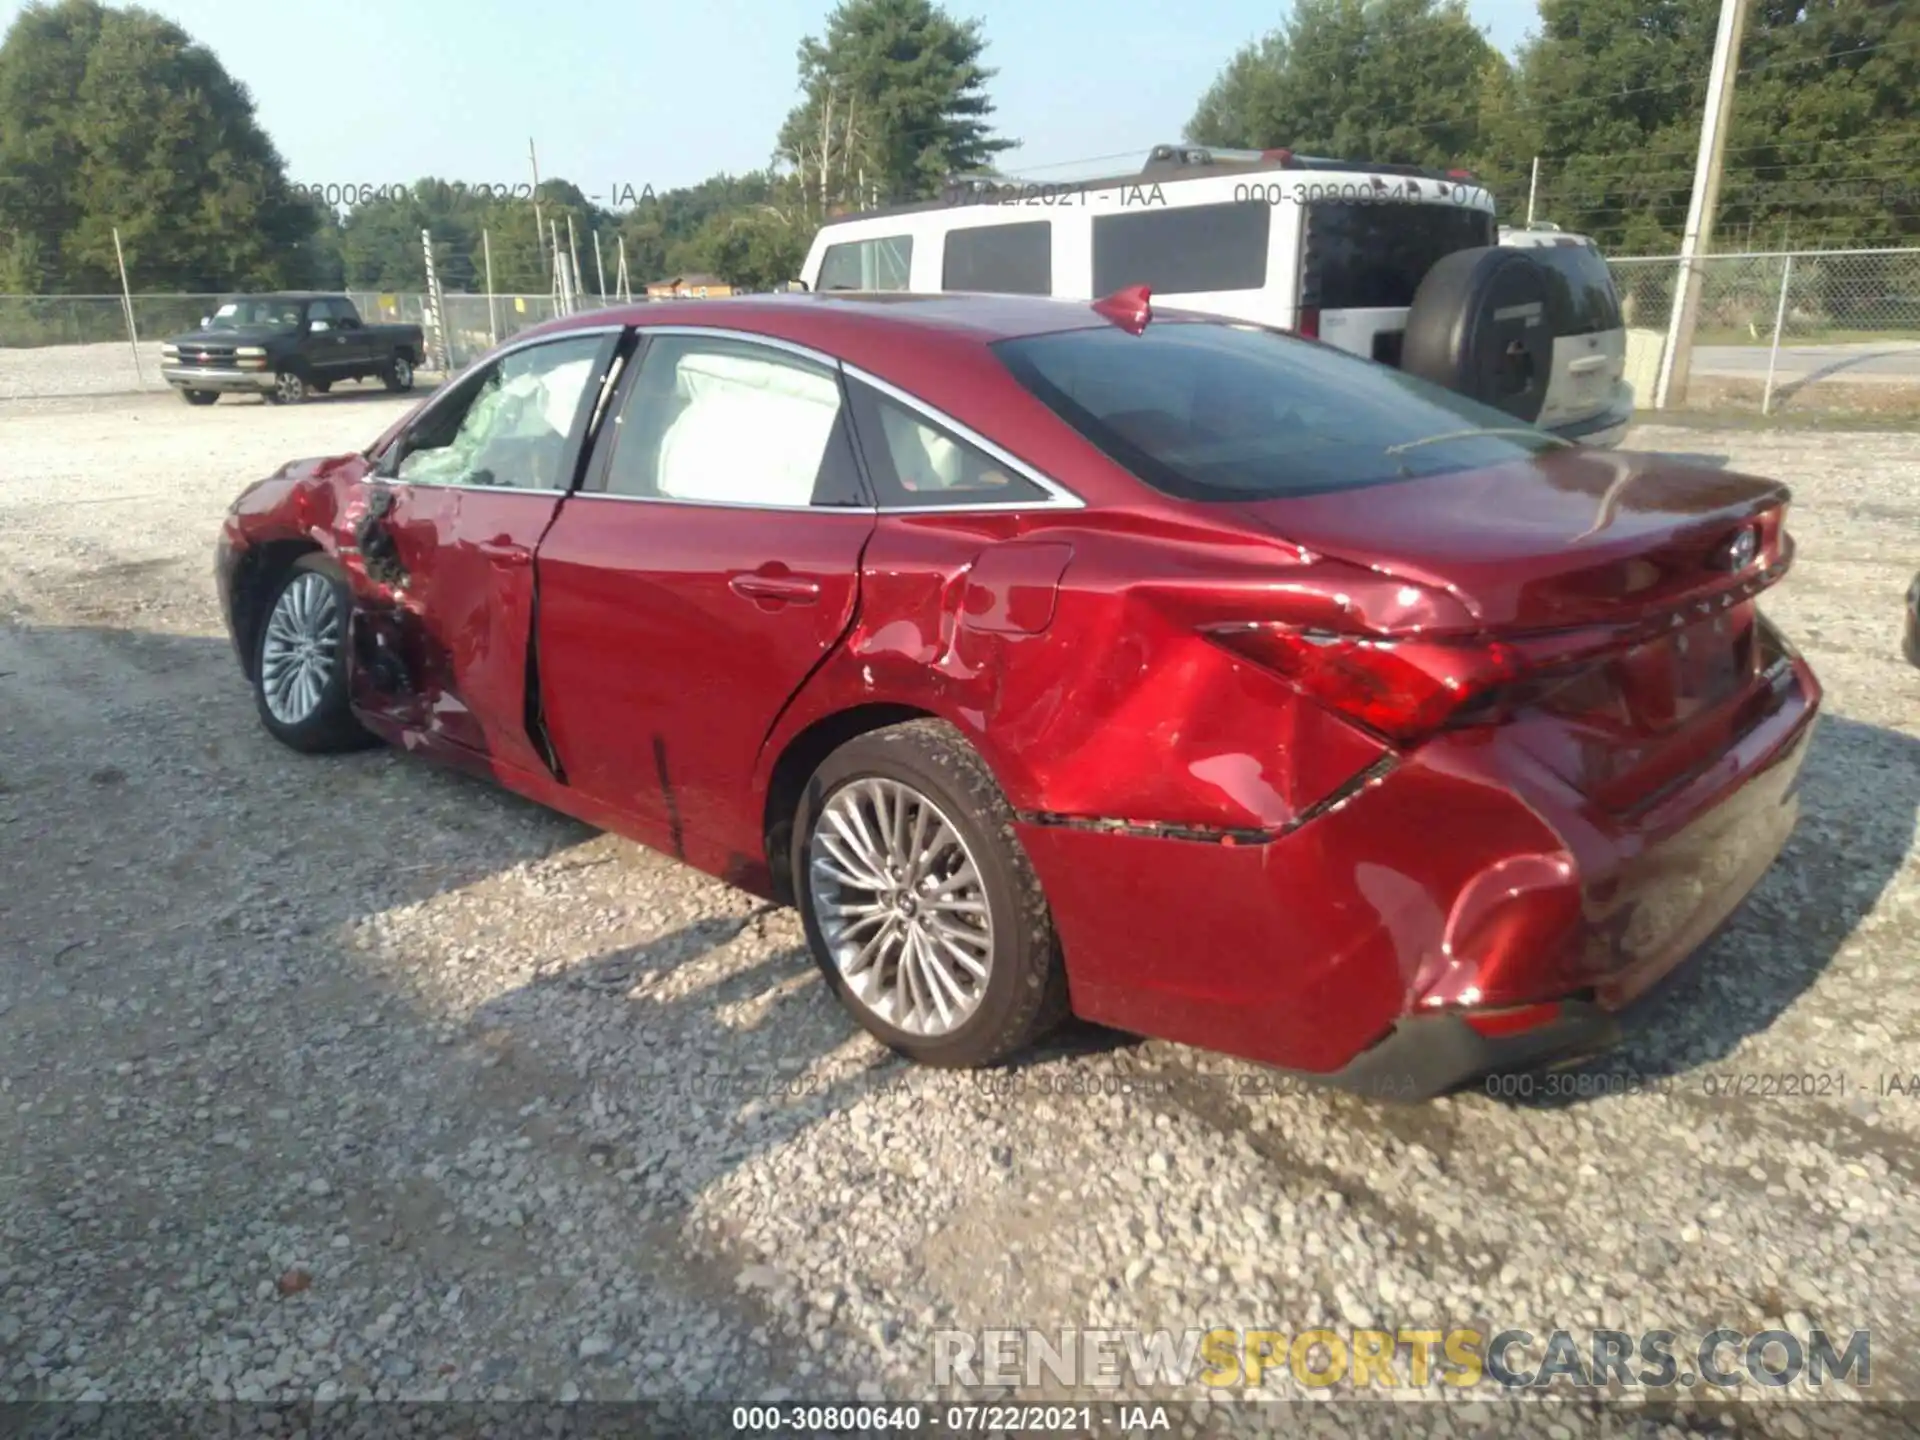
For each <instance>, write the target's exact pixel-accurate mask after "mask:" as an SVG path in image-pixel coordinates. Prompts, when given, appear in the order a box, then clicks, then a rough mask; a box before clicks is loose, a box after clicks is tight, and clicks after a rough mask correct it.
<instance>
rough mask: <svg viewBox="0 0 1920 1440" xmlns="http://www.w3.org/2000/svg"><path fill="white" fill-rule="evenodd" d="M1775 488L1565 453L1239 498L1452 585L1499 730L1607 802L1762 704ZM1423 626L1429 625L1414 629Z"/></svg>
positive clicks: (1464, 718)
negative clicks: (1495, 684)
mask: <svg viewBox="0 0 1920 1440" xmlns="http://www.w3.org/2000/svg"><path fill="white" fill-rule="evenodd" d="M1788 499H1789V493H1788V491H1787V489H1786V487H1784V486H1782V485H1779V484H1777V483H1775V482H1772V481H1766V480H1758V479H1754V478H1751V477H1748V476H1743V475H1736V474H1731V473H1727V472H1721V471H1714V470H1709V469H1705V468H1703V467H1696V466H1690V465H1684V464H1679V463H1675V462H1669V461H1664V460H1661V459H1659V458H1657V457H1652V456H1645V455H1633V454H1627V453H1607V452H1598V451H1576V450H1566V451H1559V452H1552V453H1549V454H1545V455H1542V456H1539V457H1536V458H1534V459H1532V460H1528V461H1521V462H1516V463H1513V464H1508V465H1502V466H1499V467H1495V468H1492V469H1486V470H1474V471H1465V472H1460V473H1455V474H1450V475H1433V476H1427V477H1424V478H1421V479H1417V480H1409V481H1403V482H1392V483H1388V484H1383V485H1378V486H1373V487H1370V488H1368V489H1367V490H1364V491H1360V492H1352V491H1348V492H1342V493H1338V494H1324V495H1312V496H1299V497H1293V498H1288V499H1282V500H1267V501H1258V502H1252V503H1246V504H1243V505H1241V506H1240V509H1241V510H1242V512H1243V513H1244V514H1246V515H1247V516H1248V517H1249V518H1251V519H1253V520H1254V521H1255V522H1256V523H1258V524H1259V525H1261V526H1262V527H1264V528H1266V529H1267V530H1269V531H1271V532H1273V533H1275V534H1277V535H1280V536H1283V537H1284V538H1285V539H1286V540H1288V541H1290V542H1292V543H1294V544H1296V545H1301V546H1305V547H1307V548H1308V549H1310V550H1313V551H1317V552H1319V553H1321V554H1324V555H1327V556H1329V557H1331V558H1336V559H1340V560H1344V561H1347V562H1349V563H1353V564H1357V565H1363V566H1366V567H1367V568H1368V569H1370V570H1372V571H1374V572H1375V573H1381V574H1388V575H1392V576H1395V577H1397V578H1399V579H1401V580H1404V581H1408V582H1411V583H1412V584H1415V585H1417V586H1420V587H1422V588H1425V589H1432V590H1438V591H1442V592H1444V593H1446V594H1448V595H1449V596H1451V597H1452V598H1453V599H1454V600H1455V601H1456V602H1457V603H1458V604H1459V605H1460V606H1461V607H1462V608H1463V609H1464V610H1465V611H1466V612H1468V613H1470V614H1471V615H1472V616H1473V617H1474V621H1475V622H1476V624H1477V627H1478V628H1477V629H1476V630H1475V632H1474V633H1473V634H1472V635H1471V636H1469V635H1462V636H1460V637H1459V639H1460V640H1461V642H1462V643H1467V644H1471V643H1488V644H1490V643H1493V642H1496V641H1497V642H1498V643H1499V644H1500V645H1501V646H1502V647H1503V649H1504V652H1505V653H1506V654H1507V655H1509V656H1511V657H1512V658H1513V660H1514V661H1515V662H1517V663H1516V665H1515V669H1516V671H1517V676H1516V678H1515V679H1514V680H1513V681H1512V682H1511V683H1509V684H1505V685H1503V686H1501V687H1499V688H1498V689H1497V690H1496V691H1495V692H1493V693H1491V694H1489V695H1488V696H1487V697H1485V699H1484V702H1483V703H1480V704H1478V705H1477V706H1475V707H1470V708H1469V710H1468V711H1467V712H1465V713H1463V714H1462V715H1460V716H1458V717H1456V720H1455V722H1454V723H1455V724H1459V723H1468V724H1486V725H1499V726H1501V727H1502V728H1504V729H1505V731H1506V732H1507V733H1508V734H1509V735H1511V736H1512V737H1514V738H1515V739H1517V740H1518V741H1519V743H1521V744H1522V745H1524V746H1525V747H1526V748H1527V749H1528V750H1529V751H1530V752H1531V753H1532V754H1533V755H1534V756H1535V758H1537V759H1538V760H1540V761H1541V762H1542V763H1544V764H1546V765H1547V766H1548V767H1549V768H1550V769H1551V770H1553V771H1554V772H1555V773H1556V774H1558V775H1560V776H1561V777H1562V778H1563V779H1566V780H1567V781H1569V782H1570V783H1573V784H1575V785H1576V786H1577V787H1578V788H1579V789H1581V790H1582V791H1583V792H1584V793H1586V794H1588V795H1590V796H1592V797H1593V798H1595V799H1596V800H1598V801H1599V802H1601V803H1602V804H1603V805H1604V806H1606V807H1607V808H1608V809H1610V810H1616V811H1630V810H1633V809H1636V808H1638V807H1641V806H1644V805H1646V804H1650V803H1652V802H1653V801H1654V800H1656V799H1657V798H1658V797H1659V796H1660V795H1661V794H1663V793H1665V792H1666V791H1667V790H1669V789H1671V788H1672V787H1673V786H1674V785H1677V784H1679V783H1681V782H1682V781H1684V780H1685V779H1686V778H1687V777H1688V776H1689V775H1691V774H1694V773H1697V772H1698V770H1699V769H1700V767H1701V766H1703V765H1705V764H1707V763H1709V762H1710V761H1711V759H1712V757H1713V755H1714V754H1716V753H1718V750H1719V748H1720V747H1723V746H1724V744H1725V743H1726V742H1727V741H1728V740H1729V739H1730V738H1732V737H1734V736H1737V735H1738V734H1740V733H1743V732H1744V729H1746V728H1749V727H1750V726H1751V725H1752V724H1753V723H1757V720H1758V718H1759V716H1760V715H1761V714H1763V713H1764V712H1765V710H1766V708H1767V706H1768V703H1769V700H1770V697H1771V696H1772V694H1773V693H1774V691H1775V690H1776V689H1777V688H1778V685H1779V683H1780V680H1781V673H1782V665H1783V656H1784V654H1785V652H1784V651H1783V642H1781V641H1779V639H1778V637H1777V635H1775V634H1773V633H1772V632H1771V631H1770V630H1768V629H1767V628H1766V627H1765V624H1764V622H1763V621H1761V620H1760V619H1759V616H1758V612H1757V609H1756V606H1755V597H1756V596H1757V595H1758V594H1759V593H1760V592H1761V591H1762V590H1764V589H1765V588H1767V587H1768V586H1769V585H1772V584H1773V583H1775V582H1776V581H1777V580H1778V579H1779V578H1780V577H1781V575H1783V574H1784V573H1785V571H1786V568H1787V566H1788V564H1789V563H1790V560H1791V554H1792V542H1791V540H1790V539H1789V537H1788V536H1787V534H1786V532H1785V529H1784V523H1783V522H1784V516H1785V510H1786V506H1787V502H1788ZM1433 638H1435V637H1434V636H1432V635H1431V634H1429V635H1426V636H1424V637H1423V639H1426V640H1431V639H1433Z"/></svg>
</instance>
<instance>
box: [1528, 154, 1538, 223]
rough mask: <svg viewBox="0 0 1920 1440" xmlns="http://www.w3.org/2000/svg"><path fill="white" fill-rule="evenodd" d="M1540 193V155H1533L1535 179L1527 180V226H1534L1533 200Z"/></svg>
mask: <svg viewBox="0 0 1920 1440" xmlns="http://www.w3.org/2000/svg"><path fill="white" fill-rule="evenodd" d="M1539 193H1540V157H1539V156H1538V155H1536V156H1534V157H1533V179H1531V180H1529V181H1528V182H1527V228H1528V229H1529V230H1531V229H1532V228H1533V201H1534V197H1535V196H1537V195H1538V194H1539Z"/></svg>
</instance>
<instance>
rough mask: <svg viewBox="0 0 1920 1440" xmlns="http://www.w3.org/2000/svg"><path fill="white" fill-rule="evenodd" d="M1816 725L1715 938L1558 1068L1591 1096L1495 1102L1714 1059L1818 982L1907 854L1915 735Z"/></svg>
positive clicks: (1604, 1091) (1538, 1102) (1918, 775)
mask: <svg viewBox="0 0 1920 1440" xmlns="http://www.w3.org/2000/svg"><path fill="white" fill-rule="evenodd" d="M1818 723H1819V729H1818V730H1817V731H1816V732H1815V735H1814V743H1813V748H1812V749H1811V750H1810V751H1809V753H1808V755H1807V761H1806V766H1805V768H1804V770H1803V771H1802V774H1801V785H1800V790H1801V811H1800V820H1799V823H1798V825H1797V826H1796V827H1795V830H1794V837H1793V839H1792V840H1791V841H1790V842H1789V848H1788V850H1787V851H1786V853H1784V854H1783V855H1782V856H1781V857H1780V859H1778V860H1777V861H1775V862H1774V865H1773V868H1772V869H1771V870H1769V871H1768V872H1767V874H1766V875H1765V876H1764V877H1763V878H1762V879H1761V882H1760V884H1759V886H1757V887H1756V888H1755V891H1754V894H1753V896H1752V897H1750V898H1749V899H1748V901H1747V903H1746V905H1745V906H1744V907H1743V908H1742V909H1741V910H1738V911H1736V912H1735V913H1734V915H1733V916H1732V917H1731V919H1730V920H1729V921H1728V923H1727V925H1726V926H1725V927H1724V928H1723V929H1722V930H1721V931H1720V933H1719V934H1718V935H1716V936H1715V937H1714V938H1713V939H1712V940H1710V941H1708V942H1707V944H1705V945H1704V946H1702V947H1701V949H1700V950H1699V951H1698V952H1697V953H1696V954H1695V955H1694V956H1693V957H1692V958H1691V959H1689V960H1688V961H1686V962H1685V964H1684V965H1683V966H1682V967H1681V968H1680V969H1679V970H1677V971H1676V972H1675V973H1674V974H1673V975H1672V976H1671V977H1670V978H1669V979H1668V980H1667V982H1666V983H1665V984H1663V985H1661V986H1659V987H1657V988H1656V989H1655V990H1654V991H1653V992H1652V993H1651V994H1649V995H1648V996H1646V997H1645V998H1644V999H1643V1000H1642V1001H1641V1002H1640V1004H1639V1005H1638V1006H1636V1007H1635V1008H1634V1009H1633V1010H1631V1011H1629V1012H1628V1014H1627V1015H1626V1016H1625V1017H1624V1018H1625V1020H1626V1022H1627V1025H1628V1035H1627V1039H1626V1042H1625V1043H1624V1044H1623V1045H1622V1046H1621V1047H1620V1048H1619V1049H1618V1050H1616V1051H1614V1052H1613V1053H1612V1054H1610V1055H1607V1056H1605V1057H1602V1058H1601V1059H1599V1060H1596V1061H1595V1062H1593V1063H1592V1064H1590V1065H1586V1066H1581V1067H1578V1068H1577V1069H1574V1070H1572V1071H1570V1072H1568V1074H1569V1075H1570V1076H1572V1077H1585V1076H1591V1077H1592V1079H1593V1088H1592V1090H1591V1093H1590V1095H1589V1096H1586V1097H1582V1096H1579V1095H1578V1094H1577V1093H1576V1094H1575V1095H1572V1096H1568V1095H1566V1094H1565V1093H1564V1092H1565V1091H1566V1090H1569V1089H1572V1090H1575V1091H1576V1092H1577V1090H1578V1089H1579V1081H1578V1078H1575V1079H1574V1080H1573V1081H1572V1083H1571V1084H1570V1085H1567V1086H1559V1087H1556V1090H1557V1091H1558V1092H1561V1093H1556V1095H1555V1096H1553V1097H1539V1096H1535V1097H1532V1098H1516V1099H1511V1100H1507V1101H1505V1103H1509V1104H1512V1105H1514V1106H1516V1107H1519V1108H1525V1109H1562V1108H1566V1107H1568V1106H1572V1105H1581V1104H1586V1103H1588V1101H1589V1099H1602V1098H1605V1097H1607V1096H1609V1095H1612V1094H1619V1093H1630V1085H1631V1082H1633V1081H1636V1080H1640V1079H1648V1078H1658V1077H1667V1076H1674V1075H1680V1074H1684V1073H1685V1072H1687V1071H1690V1070H1694V1069H1697V1068H1700V1067H1702V1066H1706V1065H1711V1064H1714V1063H1715V1062H1717V1061H1720V1060H1724V1059H1725V1058H1727V1057H1728V1056H1729V1055H1731V1054H1732V1053H1733V1052H1734V1051H1735V1050H1736V1049H1737V1048H1738V1047H1739V1045H1740V1043H1741V1042H1742V1041H1743V1040H1745V1039H1746V1038H1747V1037H1748V1036H1750V1035H1754V1034H1757V1033H1759V1032H1760V1031H1763V1030H1765V1029H1767V1028H1768V1027H1769V1026H1771V1025H1772V1024H1773V1023H1774V1021H1776V1020H1778V1019H1779V1018H1780V1017H1781V1016H1782V1015H1783V1014H1784V1013H1785V1012H1786V1011H1787V1010H1788V1009H1789V1008H1790V1007H1791V1006H1792V1005H1793V1003H1794V1002H1795V1001H1796V1000H1797V999H1799V998H1800V995H1801V994H1802V992H1804V991H1805V990H1807V989H1808V987H1810V986H1811V985H1812V984H1813V983H1814V981H1815V980H1817V979H1818V978H1819V977H1820V974H1821V972H1822V971H1824V970H1825V969H1826V968H1827V966H1828V964H1829V963H1830V962H1831V961H1832V960H1833V957H1834V955H1835V954H1836V953H1837V952H1838V951H1839V949H1840V947H1841V946H1842V945H1844V944H1845V943H1846V941H1847V938H1848V937H1849V936H1850V935H1851V934H1852V933H1853V932H1854V930H1855V929H1856V928H1857V927H1858V926H1859V924H1860V922H1861V920H1862V919H1864V918H1865V917H1866V916H1867V915H1868V914H1869V913H1870V912H1871V911H1872V910H1873V908H1874V907H1875V905H1877V904H1878V903H1879V900H1880V896H1881V894H1882V893H1883V892H1884V891H1885V890H1886V889H1887V887H1888V886H1889V885H1890V884H1892V883H1893V881H1894V879H1895V877H1896V876H1898V875H1899V873H1900V871H1901V869H1902V867H1903V866H1905V865H1906V863H1907V860H1908V857H1909V855H1910V854H1911V853H1913V850H1914V843H1915V842H1914V822H1915V817H1916V814H1920V740H1916V739H1914V738H1913V737H1912V736H1909V735H1904V734H1902V733H1900V732H1899V731H1896V730H1888V729H1886V728H1884V727H1882V726H1878V725H1866V724H1862V723H1861V722H1860V721H1858V720H1849V719H1847V718H1845V717H1844V716H1840V715H1834V714H1831V713H1828V714H1825V715H1823V716H1822V717H1821V719H1820V721H1819V722H1818ZM1763 906H1764V910H1762V908H1761V907H1763ZM1889 1064H1891V1057H1889ZM1610 1077H1611V1078H1612V1079H1615V1080H1618V1081H1619V1082H1621V1083H1620V1084H1618V1085H1609V1084H1608V1080H1609V1078H1610Z"/></svg>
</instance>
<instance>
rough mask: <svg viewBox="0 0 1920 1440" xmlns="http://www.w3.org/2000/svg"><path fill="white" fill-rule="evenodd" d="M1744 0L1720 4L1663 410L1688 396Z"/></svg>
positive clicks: (1663, 377)
mask: <svg viewBox="0 0 1920 1440" xmlns="http://www.w3.org/2000/svg"><path fill="white" fill-rule="evenodd" d="M1746 25H1747V0H1720V29H1719V33H1718V34H1716V35H1715V36H1714V41H1713V69H1712V71H1711V72H1710V73H1709V74H1708V76H1707V106H1706V113H1705V114H1704V115H1702V116H1701V119H1700V156H1699V159H1698V161H1697V162H1696V163H1695V165H1694V170H1693V198H1692V200H1691V201H1689V202H1688V205H1687V230H1686V234H1685V235H1684V236H1683V237H1682V238H1681V241H1680V272H1679V274H1678V275H1677V276H1676V277H1675V280H1674V287H1673V315H1672V317H1671V318H1670V319H1669V320H1668V322H1667V344H1666V348H1665V349H1664V350H1663V351H1662V352H1661V355H1660V374H1659V378H1658V379H1657V380H1656V381H1655V382H1654V388H1653V404H1654V408H1655V409H1657V410H1664V409H1666V408H1667V407H1668V406H1669V405H1670V404H1678V403H1679V402H1681V401H1683V400H1685V399H1686V396H1687V373H1688V371H1689V370H1690V369H1691V368H1692V365H1693V330H1694V325H1695V323H1696V322H1697V321H1698V319H1699V318H1700V279H1701V273H1700V256H1701V255H1702V254H1703V253H1704V252H1705V251H1706V250H1707V248H1708V247H1709V246H1710V245H1711V244H1712V243H1713V217H1714V212H1715V210H1716V209H1717V208H1718V207H1719V203H1720V171H1721V167H1722V165H1723V164H1724V162H1725V160H1726V153H1727V129H1728V125H1729V122H1730V121H1731V120H1732V119H1733V82H1734V76H1735V75H1736V74H1737V73H1738V71H1739V68H1740V38H1741V36H1742V35H1743V34H1744V33H1745V31H1746Z"/></svg>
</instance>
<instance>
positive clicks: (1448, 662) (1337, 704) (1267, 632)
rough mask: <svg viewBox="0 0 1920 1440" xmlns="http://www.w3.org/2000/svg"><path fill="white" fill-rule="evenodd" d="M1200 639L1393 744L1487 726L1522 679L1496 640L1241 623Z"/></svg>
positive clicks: (1516, 662) (1212, 630) (1513, 658)
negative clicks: (1388, 637) (1387, 636)
mask: <svg viewBox="0 0 1920 1440" xmlns="http://www.w3.org/2000/svg"><path fill="white" fill-rule="evenodd" d="M1205 633H1206V635H1207V638H1208V639H1210V640H1212V641H1213V642H1214V643H1215V644H1216V645H1220V646H1223V647H1224V648H1225V649H1227V650H1229V651H1231V652H1232V653H1233V654H1235V655H1238V656H1239V657H1241V658H1242V659H1244V660H1249V661H1251V662H1253V663H1254V664H1256V665H1258V666H1260V667H1262V668H1263V669H1266V670H1269V671H1272V672H1273V673H1274V674H1277V675H1279V676H1281V677H1282V678H1283V679H1285V680H1286V681H1288V682H1289V683H1290V684H1291V685H1293V687H1294V688H1295V689H1297V690H1299V691H1300V692H1301V694H1303V695H1305V696H1307V697H1308V698H1309V699H1311V700H1316V701H1318V702H1319V703H1320V704H1322V705H1325V706H1327V707H1328V708H1329V709H1331V710H1333V711H1335V712H1336V713H1338V714H1340V715H1342V716H1344V717H1345V718H1346V719H1348V720H1351V721H1352V722H1353V723H1355V724H1356V725H1360V726H1362V727H1364V728H1365V729H1367V730H1370V731H1372V732H1373V733H1374V734H1376V735H1379V736H1381V737H1382V738H1384V739H1386V740H1389V741H1391V742H1393V743H1395V744H1399V745H1406V744H1410V743H1412V742H1414V741H1417V740H1422V739H1425V738H1426V737H1428V736H1430V735H1432V734H1435V733H1436V732H1438V731H1441V730H1445V729H1450V728H1458V727H1460V726H1463V725H1468V724H1486V723H1491V722H1492V721H1493V720H1494V719H1496V718H1497V717H1498V715H1499V713H1500V711H1501V706H1500V703H1499V698H1500V696H1501V694H1502V693H1503V691H1505V690H1506V689H1507V687H1509V686H1511V685H1512V684H1513V683H1514V682H1515V681H1516V680H1517V678H1518V677H1519V673H1520V661H1519V657H1518V656H1517V655H1515V653H1514V652H1513V651H1512V650H1511V649H1510V648H1509V647H1508V646H1506V645H1502V644H1500V643H1499V642H1497V641H1491V642H1484V643H1479V644H1474V645H1465V644H1449V643H1445V642H1440V641H1431V640H1401V641H1383V640H1372V639H1368V638H1367V637H1364V636H1359V635H1338V634H1335V633H1333V632H1331V631H1326V630H1302V629H1297V628H1294V627H1292V626H1286V625H1264V624H1244V623H1242V624H1232V625H1220V626H1214V627H1212V628H1210V629H1208V630H1207V631H1206V632H1205Z"/></svg>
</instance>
